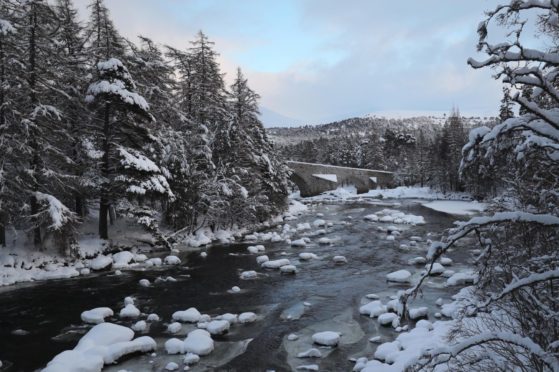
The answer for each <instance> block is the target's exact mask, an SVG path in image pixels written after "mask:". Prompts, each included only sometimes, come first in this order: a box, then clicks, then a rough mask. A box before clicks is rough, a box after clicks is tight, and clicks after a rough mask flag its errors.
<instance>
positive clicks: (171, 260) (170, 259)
mask: <svg viewBox="0 0 559 372" xmlns="http://www.w3.org/2000/svg"><path fill="white" fill-rule="evenodd" d="M164 262H165V265H180V263H181V259H180V258H178V257H177V256H167V257H165V260H164Z"/></svg>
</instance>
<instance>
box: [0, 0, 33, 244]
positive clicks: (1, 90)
mask: <svg viewBox="0 0 559 372" xmlns="http://www.w3.org/2000/svg"><path fill="white" fill-rule="evenodd" d="M15 5H16V4H15V3H13V2H8V1H6V2H3V3H1V4H0V153H1V154H2V157H1V158H0V247H2V246H5V245H6V228H7V226H9V225H11V224H14V223H15V222H16V220H17V219H18V218H19V217H20V216H19V214H18V213H17V212H16V211H18V210H20V209H21V207H22V205H23V204H24V202H25V196H23V195H21V193H20V192H18V190H19V189H20V187H21V185H20V184H19V177H18V176H17V174H18V172H19V170H20V169H23V168H26V161H25V159H26V156H25V149H26V148H27V146H26V136H25V135H24V134H23V133H21V132H20V131H19V130H18V128H19V125H18V124H19V123H20V122H21V120H22V117H21V112H20V111H19V110H18V108H17V105H18V100H19V99H20V98H21V90H20V89H19V88H20V87H21V86H22V84H23V81H22V80H23V70H22V66H23V61H22V60H21V57H22V56H23V51H22V50H21V49H20V48H21V47H22V45H21V44H20V43H18V39H19V37H20V36H19V35H18V30H16V29H15V27H14V25H13V23H14V12H15V11H14V6H15Z"/></svg>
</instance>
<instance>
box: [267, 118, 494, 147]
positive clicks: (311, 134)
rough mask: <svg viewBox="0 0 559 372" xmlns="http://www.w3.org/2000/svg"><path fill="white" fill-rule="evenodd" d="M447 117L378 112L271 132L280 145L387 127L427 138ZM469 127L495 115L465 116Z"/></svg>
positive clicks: (490, 121)
mask: <svg viewBox="0 0 559 372" xmlns="http://www.w3.org/2000/svg"><path fill="white" fill-rule="evenodd" d="M446 119H447V118H446V116H444V115H443V116H418V117H409V118H386V117H378V116H376V115H366V116H364V117H355V118H349V119H345V120H340V121H335V122H332V123H328V124H321V125H312V126H311V125H306V126H299V127H289V128H286V127H273V128H269V129H268V135H269V136H270V138H271V139H272V140H273V141H274V142H275V143H276V144H278V145H287V144H294V143H298V142H301V141H305V140H313V139H317V138H321V137H322V138H332V137H337V136H355V135H358V136H362V137H366V136H368V135H369V134H370V133H372V132H374V133H377V134H380V135H381V134H382V133H384V132H385V131H386V129H391V130H395V131H403V132H411V133H417V132H419V131H420V130H421V131H422V132H423V133H424V135H425V136H426V137H428V138H429V137H432V136H434V134H435V132H436V131H437V130H440V128H441V127H442V126H443V125H444V123H445V121H446ZM462 120H463V123H464V127H465V128H466V129H469V128H474V127H478V126H481V125H488V126H493V125H494V124H495V121H496V119H495V118H494V117H479V116H471V117H462Z"/></svg>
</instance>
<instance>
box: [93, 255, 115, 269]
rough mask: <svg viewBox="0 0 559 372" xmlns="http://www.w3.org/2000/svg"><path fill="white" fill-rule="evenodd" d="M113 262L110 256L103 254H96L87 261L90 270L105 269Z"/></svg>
mask: <svg viewBox="0 0 559 372" xmlns="http://www.w3.org/2000/svg"><path fill="white" fill-rule="evenodd" d="M112 264H113V259H112V258H111V257H110V256H105V255H103V254H100V255H98V256H97V257H95V258H94V259H93V260H91V261H89V268H90V269H91V270H95V271H98V270H103V269H107V268H108V267H109V266H111V265H112Z"/></svg>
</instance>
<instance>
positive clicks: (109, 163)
mask: <svg viewBox="0 0 559 372" xmlns="http://www.w3.org/2000/svg"><path fill="white" fill-rule="evenodd" d="M97 70H98V80H97V81H95V82H93V83H92V84H91V85H90V86H89V88H88V90H87V96H86V102H88V103H90V104H91V105H92V106H93V107H94V108H95V113H96V118H95V119H94V121H93V123H92V124H93V129H94V133H93V134H94V136H93V137H94V138H95V140H96V142H97V148H99V149H100V150H101V151H102V158H101V159H100V160H101V161H100V164H99V168H100V170H101V176H102V183H101V185H100V189H99V236H100V237H101V238H102V239H108V237H109V230H108V217H109V208H110V206H111V205H113V206H114V205H115V203H117V202H119V201H120V200H121V199H122V198H124V197H128V198H129V199H131V200H133V199H138V198H139V199H141V198H143V197H145V196H150V195H164V196H171V195H172V193H171V190H170V188H169V184H168V182H167V180H166V178H165V176H164V175H163V172H162V170H161V168H160V167H159V166H158V165H157V164H156V163H154V162H153V161H152V160H151V159H150V158H149V154H146V153H145V151H144V149H145V146H146V145H147V144H149V143H150V142H152V141H153V138H152V137H151V135H150V133H149V130H148V128H147V127H146V125H145V124H144V123H143V122H144V121H149V120H153V117H152V116H151V114H150V113H149V105H148V104H147V102H146V100H145V99H144V98H143V97H142V96H140V95H139V94H137V93H135V92H134V89H135V84H134V81H133V80H132V77H131V76H130V74H129V72H128V70H127V69H126V67H125V66H124V65H123V64H122V62H121V61H120V60H118V59H116V58H111V59H108V60H106V61H100V62H99V63H98V64H97Z"/></svg>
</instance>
